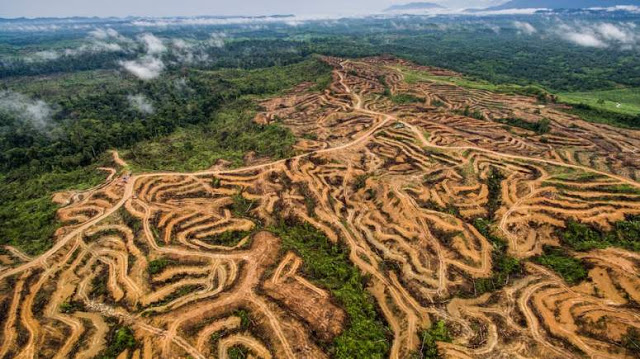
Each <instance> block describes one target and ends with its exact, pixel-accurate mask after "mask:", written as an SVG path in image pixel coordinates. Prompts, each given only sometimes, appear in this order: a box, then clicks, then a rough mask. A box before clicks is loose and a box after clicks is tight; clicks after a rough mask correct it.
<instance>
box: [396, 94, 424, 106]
mask: <svg viewBox="0 0 640 359" xmlns="http://www.w3.org/2000/svg"><path fill="white" fill-rule="evenodd" d="M391 101H392V102H393V103H395V104H396V105H408V104H412V103H424V99H423V98H420V97H417V96H414V95H411V94H408V93H401V94H397V95H392V96H391Z"/></svg>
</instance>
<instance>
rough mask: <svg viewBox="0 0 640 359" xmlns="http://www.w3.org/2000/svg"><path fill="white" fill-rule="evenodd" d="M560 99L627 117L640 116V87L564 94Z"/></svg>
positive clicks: (560, 95)
mask: <svg viewBox="0 0 640 359" xmlns="http://www.w3.org/2000/svg"><path fill="white" fill-rule="evenodd" d="M558 99H559V100H560V101H562V102H566V103H568V104H572V105H577V104H585V105H589V106H591V107H593V108H595V109H599V110H604V111H609V112H617V113H622V114H625V115H632V116H635V115H639V114H640V87H635V88H625V89H617V90H606V91H591V92H564V93H560V94H558Z"/></svg>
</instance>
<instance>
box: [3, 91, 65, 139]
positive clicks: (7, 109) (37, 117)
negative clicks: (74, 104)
mask: <svg viewBox="0 0 640 359" xmlns="http://www.w3.org/2000/svg"><path fill="white" fill-rule="evenodd" d="M0 112H4V113H7V114H9V115H10V116H14V117H15V118H17V119H19V120H21V121H25V122H28V123H30V124H31V125H33V126H34V127H35V128H36V129H39V130H42V129H44V128H45V127H47V126H48V125H49V124H50V123H51V115H52V112H53V111H52V110H51V107H49V105H48V104H47V103H46V102H44V101H42V100H35V99H32V98H30V97H28V96H26V95H23V94H21V93H18V92H14V91H6V90H5V91H0Z"/></svg>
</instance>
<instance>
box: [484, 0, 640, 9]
mask: <svg viewBox="0 0 640 359" xmlns="http://www.w3.org/2000/svg"><path fill="white" fill-rule="evenodd" d="M620 5H635V6H640V0H512V1H509V2H507V3H506V4H502V5H498V6H493V7H490V8H488V9H487V10H508V9H535V8H545V9H586V8H592V7H612V6H620Z"/></svg>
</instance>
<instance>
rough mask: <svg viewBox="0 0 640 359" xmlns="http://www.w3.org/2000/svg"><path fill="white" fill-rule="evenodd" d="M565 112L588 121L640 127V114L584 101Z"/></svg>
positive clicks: (623, 126) (624, 126)
mask: <svg viewBox="0 0 640 359" xmlns="http://www.w3.org/2000/svg"><path fill="white" fill-rule="evenodd" d="M565 112H568V113H570V114H572V115H575V116H578V117H580V118H581V119H583V120H585V121H588V122H594V123H604V124H607V125H611V126H617V127H622V128H640V114H638V115H629V114H625V113H620V112H614V111H609V110H606V109H602V108H596V107H593V106H590V105H586V104H582V103H580V104H576V105H574V106H573V108H571V109H568V110H565Z"/></svg>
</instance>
